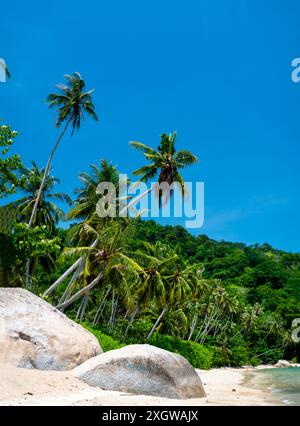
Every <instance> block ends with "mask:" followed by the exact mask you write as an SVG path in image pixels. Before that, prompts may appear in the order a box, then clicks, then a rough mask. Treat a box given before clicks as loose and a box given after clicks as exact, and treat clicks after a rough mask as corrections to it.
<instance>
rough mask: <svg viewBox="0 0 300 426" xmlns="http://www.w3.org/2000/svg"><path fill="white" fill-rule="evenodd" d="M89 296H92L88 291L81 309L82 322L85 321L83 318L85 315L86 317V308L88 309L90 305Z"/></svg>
mask: <svg viewBox="0 0 300 426" xmlns="http://www.w3.org/2000/svg"><path fill="white" fill-rule="evenodd" d="M89 295H90V292H89V291H88V292H87V294H86V295H85V296H84V298H83V306H82V308H81V312H80V318H79V319H80V321H83V318H84V315H85V311H86V308H87V305H88V301H89Z"/></svg>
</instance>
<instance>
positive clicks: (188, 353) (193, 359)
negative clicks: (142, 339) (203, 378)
mask: <svg viewBox="0 0 300 426" xmlns="http://www.w3.org/2000/svg"><path fill="white" fill-rule="evenodd" d="M149 343H151V345H153V346H157V347H158V348H161V349H165V350H167V351H170V352H175V353H177V354H179V355H182V356H183V357H184V358H186V359H187V360H188V361H189V362H190V363H191V364H192V366H193V367H194V368H200V369H202V370H209V369H210V368H211V366H212V360H213V351H212V350H211V349H209V348H205V347H204V346H202V345H200V344H199V343H195V342H188V341H185V340H180V339H177V338H176V337H172V336H165V335H163V334H154V335H153V336H152V338H151V340H150V342H149Z"/></svg>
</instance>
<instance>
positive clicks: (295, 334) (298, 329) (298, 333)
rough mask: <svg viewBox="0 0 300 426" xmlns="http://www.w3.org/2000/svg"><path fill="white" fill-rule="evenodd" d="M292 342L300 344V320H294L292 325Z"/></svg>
mask: <svg viewBox="0 0 300 426" xmlns="http://www.w3.org/2000/svg"><path fill="white" fill-rule="evenodd" d="M292 340H293V342H294V343H300V318H296V319H294V321H293V323H292Z"/></svg>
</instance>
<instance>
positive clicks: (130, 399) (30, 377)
mask: <svg viewBox="0 0 300 426" xmlns="http://www.w3.org/2000/svg"><path fill="white" fill-rule="evenodd" d="M196 371H197V373H198V374H199V376H200V378H201V380H202V383H203V386H204V389H205V391H206V395H207V397H206V398H202V399H188V400H175V399H167V398H161V397H154V396H145V395H134V394H126V393H121V392H112V391H106V390H102V389H100V388H94V387H90V386H88V385H86V384H85V383H82V382H80V381H79V380H78V379H76V378H75V377H74V376H73V375H72V372H71V371H63V372H62V371H41V370H26V369H21V368H16V367H11V366H8V365H4V364H0V406H7V405H13V406H20V405H29V406H38V405H47V406H55V405H63V406H66V405H67V406H78V405H87V406H89V405H94V406H95V405H96V406H97V405H98V406H130V405H139V406H151V405H153V406H261V405H262V406H274V405H284V404H283V403H281V402H280V401H279V400H276V399H275V397H274V395H273V394H272V392H271V391H270V390H268V389H261V388H259V386H256V384H255V371H257V370H256V369H255V368H250V367H249V368H240V369H237V368H229V367H228V368H220V369H213V370H209V371H206V370H196Z"/></svg>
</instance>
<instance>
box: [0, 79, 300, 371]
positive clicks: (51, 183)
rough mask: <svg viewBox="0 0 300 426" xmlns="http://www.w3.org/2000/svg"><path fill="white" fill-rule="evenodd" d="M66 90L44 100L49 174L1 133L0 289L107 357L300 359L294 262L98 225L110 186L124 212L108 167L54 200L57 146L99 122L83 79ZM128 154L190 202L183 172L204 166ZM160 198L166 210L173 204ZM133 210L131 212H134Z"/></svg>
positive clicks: (167, 146)
mask: <svg viewBox="0 0 300 426" xmlns="http://www.w3.org/2000/svg"><path fill="white" fill-rule="evenodd" d="M65 79H66V82H65V84H59V85H58V86H57V87H58V93H53V94H50V95H49V96H48V98H47V101H48V105H49V107H50V108H55V109H56V111H57V127H58V128H61V133H60V135H59V137H58V139H57V140H56V142H55V144H54V146H53V149H52V151H51V153H50V156H49V159H48V161H47V164H46V166H45V168H39V166H38V165H37V164H36V163H35V162H34V161H33V162H32V164H31V166H30V167H29V168H27V167H25V166H24V165H23V164H22V160H21V158H20V157H19V156H18V155H10V153H9V151H10V148H11V147H12V145H13V144H14V143H15V139H16V138H17V136H18V133H17V132H16V131H15V130H13V129H12V127H11V126H9V125H7V124H5V123H0V146H1V158H0V197H1V198H2V199H3V200H4V199H5V201H3V202H2V207H1V210H0V285H1V286H22V287H25V288H27V289H28V290H29V291H33V292H35V293H36V294H38V295H40V296H41V297H43V298H45V299H46V300H47V301H49V302H50V303H52V304H53V305H54V306H56V307H57V308H58V309H60V310H61V311H63V312H65V313H66V314H67V315H68V316H70V317H71V318H73V319H75V320H77V321H80V322H81V323H82V324H83V325H84V326H85V327H87V328H88V329H89V330H90V331H92V332H93V333H94V334H95V335H96V337H97V338H98V339H99V340H100V343H101V345H102V347H103V349H104V350H110V349H113V348H118V347H121V346H122V345H124V344H127V343H141V342H150V343H151V344H154V345H156V346H159V347H162V348H165V349H168V350H171V351H175V352H178V353H181V354H182V355H184V356H185V357H187V358H188V359H189V360H190V361H191V362H192V364H193V365H194V366H195V367H200V368H209V367H211V366H223V365H236V366H237V365H244V364H249V363H251V364H253V365H257V364H259V363H262V362H264V363H266V362H276V361H277V360H278V359H279V358H282V357H283V356H286V357H289V358H293V357H294V358H296V357H297V356H299V347H297V345H296V344H294V343H293V342H292V340H291V322H292V320H293V319H294V318H297V317H299V311H300V291H299V288H300V255H299V254H290V253H284V252H282V251H278V250H274V249H273V248H272V247H270V246H269V245H267V244H265V245H256V246H251V247H247V246H245V245H243V244H233V243H226V242H216V241H213V240H210V239H209V238H208V237H206V236H204V235H200V236H198V237H194V236H192V235H190V234H189V233H188V232H187V231H186V230H185V229H183V228H181V227H171V226H167V227H162V226H160V225H158V224H157V223H155V222H153V221H147V222H144V221H142V220H141V219H140V218H124V217H118V216H117V217H105V218H101V217H99V216H98V215H97V213H96V206H97V203H98V202H99V199H100V197H101V195H99V194H97V191H96V189H97V187H98V185H99V183H101V182H112V183H113V184H114V185H115V187H116V188H117V191H116V192H117V197H116V200H114V201H115V203H116V206H117V209H118V211H119V212H121V211H124V209H125V210H126V207H125V208H124V200H122V199H121V197H119V188H118V185H119V171H118V170H117V168H116V167H115V166H114V165H113V164H112V163H109V162H108V161H107V160H104V159H102V160H100V162H99V164H94V165H91V166H90V167H89V170H88V171H87V172H82V173H80V175H79V181H80V183H79V186H78V188H76V189H74V191H73V198H71V197H70V194H64V193H58V192H56V190H55V187H56V185H57V183H58V182H59V180H58V178H56V177H55V176H53V175H52V161H53V158H54V155H55V152H56V150H57V148H58V146H59V144H60V143H62V141H63V139H64V137H66V136H67V135H68V134H69V133H68V132H69V131H70V133H71V135H73V134H74V132H75V131H79V130H80V127H81V124H82V122H83V118H84V116H89V117H91V118H92V119H94V120H98V117H97V115H96V112H95V107H94V105H93V101H92V93H93V91H92V90H86V85H85V82H84V80H83V79H82V77H81V75H80V74H79V73H74V74H72V75H67V76H65ZM131 146H132V148H134V149H138V150H139V151H141V153H142V154H143V158H144V160H145V163H144V165H142V167H141V168H140V169H138V170H136V171H134V172H133V174H134V175H135V176H138V178H139V179H140V181H143V182H148V181H151V180H153V179H157V184H160V185H161V184H163V183H168V184H172V183H173V182H178V183H179V186H180V189H181V191H182V193H183V194H184V192H185V184H184V179H183V177H182V174H181V171H182V170H183V169H184V168H185V167H186V166H191V165H193V164H195V163H196V162H197V158H196V157H195V156H194V155H193V154H192V153H191V152H189V151H187V150H183V151H177V150H176V133H173V134H172V133H171V134H163V135H161V140H160V143H159V146H158V148H157V149H154V148H151V147H149V146H146V145H144V144H142V143H140V142H131ZM61 149H65V148H64V147H63V146H62V147H61ZM158 188H160V189H157V195H158V203H159V205H160V206H161V205H162V203H163V202H165V203H166V202H169V194H167V193H164V191H163V189H161V188H163V186H160V187H158ZM153 189H154V190H156V187H155V186H154V187H152V190H153ZM150 191H151V189H150V190H149V191H147V193H148V192H150ZM12 195H14V197H13V198H14V201H10V200H9V197H11V196H12ZM143 195H147V194H143ZM143 195H142V196H143ZM57 201H59V202H60V204H61V203H64V204H65V207H66V208H65V209H64V210H62V209H61V208H60V207H58V206H57V204H56V203H57ZM136 202H137V200H130V202H129V204H128V206H127V208H130V206H132V205H133V204H134V203H136ZM66 210H67V213H66V212H65V211H66ZM120 216H121V215H120ZM64 220H68V221H71V223H72V225H70V226H69V229H65V228H61V227H60V226H59V224H60V223H62V221H64Z"/></svg>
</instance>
